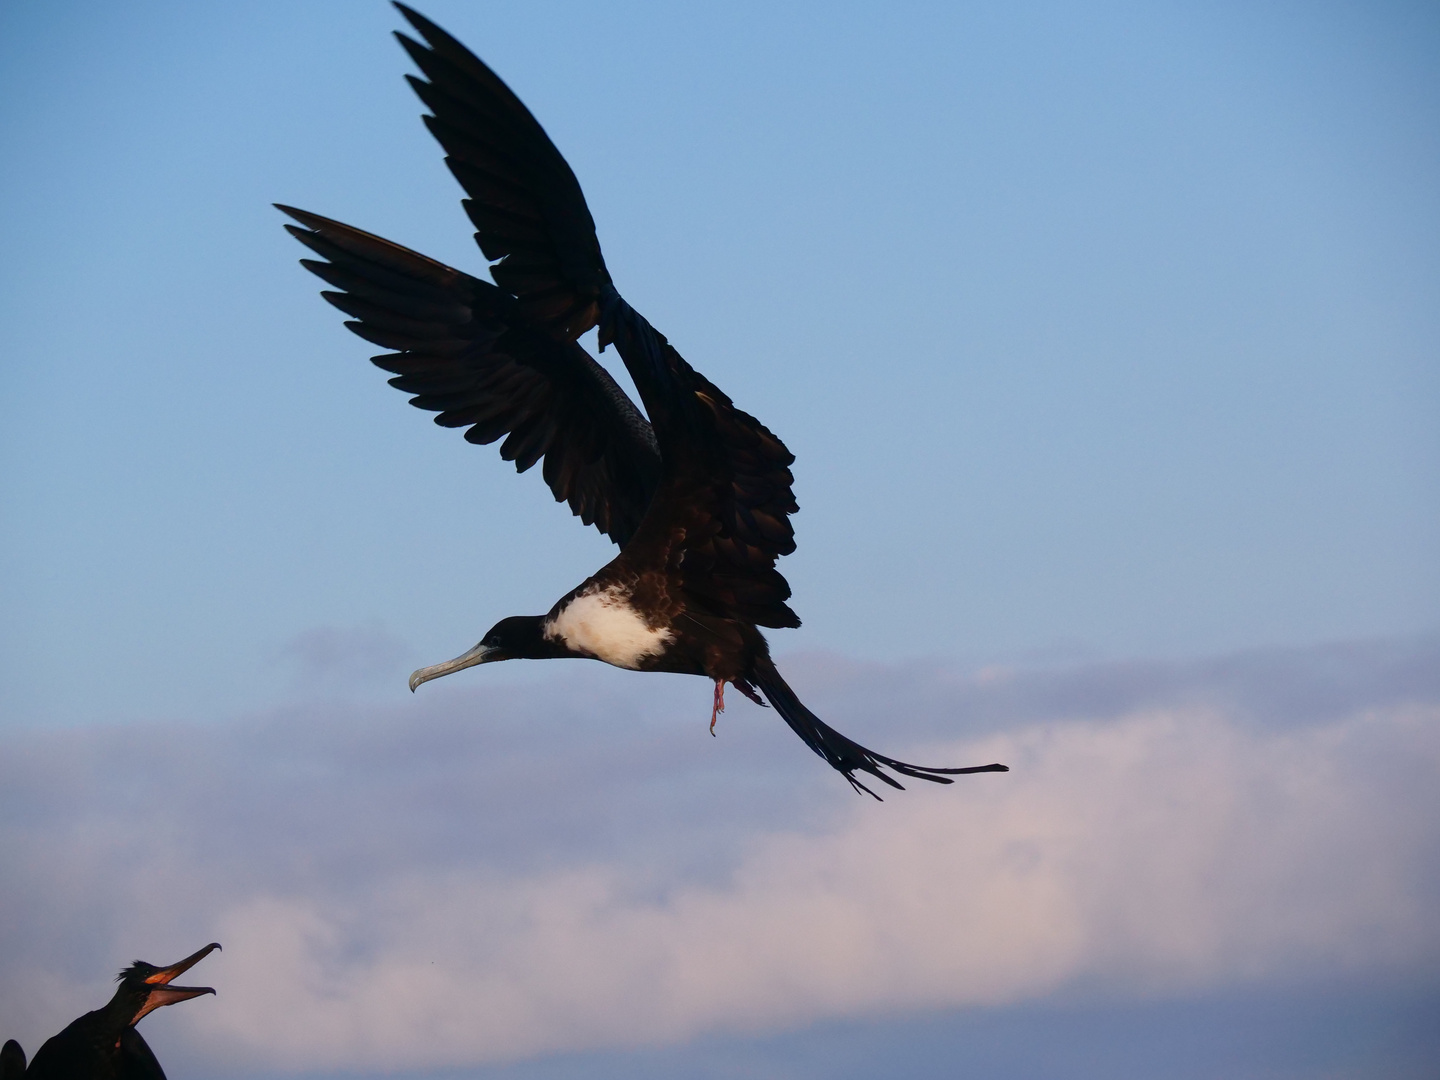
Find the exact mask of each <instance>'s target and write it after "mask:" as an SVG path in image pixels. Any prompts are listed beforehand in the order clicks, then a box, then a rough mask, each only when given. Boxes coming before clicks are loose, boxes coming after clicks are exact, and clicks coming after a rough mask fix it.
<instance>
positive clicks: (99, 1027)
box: [0, 942, 220, 1080]
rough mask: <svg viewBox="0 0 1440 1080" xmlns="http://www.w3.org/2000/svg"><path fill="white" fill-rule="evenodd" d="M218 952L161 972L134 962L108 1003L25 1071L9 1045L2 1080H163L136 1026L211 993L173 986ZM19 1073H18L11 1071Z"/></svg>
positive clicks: (57, 1038) (55, 1040)
mask: <svg viewBox="0 0 1440 1080" xmlns="http://www.w3.org/2000/svg"><path fill="white" fill-rule="evenodd" d="M218 948H220V946H219V945H217V944H215V943H213V942H212V943H211V944H209V945H206V946H205V947H204V948H203V949H201V950H200V951H199V952H196V953H192V954H191V955H189V956H187V957H186V958H185V959H184V960H181V961H180V962H179V963H176V964H171V965H170V966H169V967H164V968H162V967H156V966H155V965H154V964H147V963H146V962H145V961H143V960H136V961H135V963H133V964H131V965H130V966H129V967H128V968H126V969H125V970H124V971H122V972H120V974H119V976H118V980H119V983H120V985H119V986H118V987H116V989H115V996H114V997H112V998H111V999H110V1003H109V1004H108V1005H106V1006H105V1007H104V1008H100V1009H96V1010H95V1011H94V1012H88V1013H86V1014H85V1015H84V1016H82V1017H80V1018H79V1019H77V1020H75V1021H73V1022H72V1023H71V1024H70V1025H69V1026H68V1027H66V1028H65V1030H64V1031H62V1032H60V1034H58V1035H54V1036H52V1037H51V1038H49V1039H47V1040H45V1044H44V1045H43V1046H41V1047H40V1049H39V1050H38V1051H37V1052H36V1054H35V1058H34V1060H33V1061H31V1062H30V1068H29V1069H28V1070H27V1069H26V1068H25V1053H24V1051H23V1050H21V1049H20V1045H19V1044H18V1043H16V1042H15V1041H14V1040H13V1039H12V1040H11V1041H10V1042H8V1043H6V1044H5V1049H4V1051H3V1052H0V1080H13V1078H14V1077H18V1076H20V1075H22V1074H23V1075H24V1076H25V1077H27V1078H28V1080H165V1070H164V1069H162V1068H161V1067H160V1062H158V1061H156V1060H155V1055H154V1053H152V1052H151V1050H150V1047H149V1046H148V1045H146V1043H145V1039H144V1037H143V1036H142V1035H141V1034H140V1032H138V1031H136V1030H135V1025H136V1024H137V1023H139V1022H140V1019H141V1017H143V1016H145V1015H146V1014H147V1013H150V1012H153V1011H154V1010H155V1009H158V1008H160V1007H161V1006H164V1005H173V1004H175V1003H176V1002H177V1001H186V1000H188V999H189V998H193V997H199V996H200V995H201V994H213V993H215V991H214V990H212V989H211V988H210V987H208V986H174V985H172V984H171V980H172V979H174V978H176V977H177V976H179V975H181V974H183V973H184V972H185V971H187V970H189V969H190V968H191V967H193V966H194V965H195V964H197V963H199V962H200V961H201V960H203V959H204V958H205V957H207V956H209V955H210V954H211V953H212V952H214V951H215V950H216V949H218ZM12 1048H13V1052H12ZM17 1067H18V1069H19V1071H18V1072H14V1071H12V1070H14V1069H16V1068H17Z"/></svg>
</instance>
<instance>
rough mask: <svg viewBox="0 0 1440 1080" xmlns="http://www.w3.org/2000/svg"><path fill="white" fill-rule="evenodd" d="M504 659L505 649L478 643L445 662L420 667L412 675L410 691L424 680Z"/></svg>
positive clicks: (413, 690)
mask: <svg viewBox="0 0 1440 1080" xmlns="http://www.w3.org/2000/svg"><path fill="white" fill-rule="evenodd" d="M504 659H505V654H504V650H502V649H494V648H491V647H490V646H488V645H485V644H480V645H476V646H475V647H474V648H473V649H471V650H470V651H469V652H466V653H461V654H460V655H459V656H457V657H455V659H454V660H446V661H445V662H444V663H443V664H432V665H431V666H430V667H422V668H420V669H419V670H418V671H416V672H415V673H414V674H412V675H411V676H410V692H411V693H412V694H413V693H414V692H415V688H416V687H417V686H419V685H420V684H421V683H422V682H429V681H430V680H431V679H438V678H440V676H441V675H449V674H451V673H452V672H456V671H459V670H461V669H462V668H467V667H474V666H475V665H476V664H484V663H488V662H489V661H491V660H504Z"/></svg>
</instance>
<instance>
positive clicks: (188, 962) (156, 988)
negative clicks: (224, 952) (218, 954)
mask: <svg viewBox="0 0 1440 1080" xmlns="http://www.w3.org/2000/svg"><path fill="white" fill-rule="evenodd" d="M218 948H220V944H219V942H215V941H212V942H211V943H210V944H209V945H206V946H205V947H204V948H203V949H201V950H200V951H199V952H193V953H191V954H190V955H189V956H187V957H186V958H185V959H184V960H181V961H180V962H179V963H178V964H171V965H170V966H169V967H167V968H161V969H160V970H159V971H157V972H155V974H154V975H151V976H150V977H149V978H147V979H146V980H145V982H146V983H147V984H148V985H149V986H151V987H153V989H152V990H150V992H149V993H148V994H146V995H145V1003H144V1004H143V1005H141V1006H140V1011H139V1012H137V1013H136V1014H135V1019H133V1020H131V1021H130V1024H131V1026H134V1025H135V1024H138V1023H139V1022H140V1018H141V1017H143V1016H145V1015H146V1014H147V1013H152V1012H154V1011H155V1010H156V1009H158V1008H160V1007H161V1006H163V1005H174V1004H175V1003H176V1002H177V1001H188V1000H189V999H190V998H193V997H199V996H200V995H201V994H213V993H215V990H214V988H213V987H209V986H172V985H171V980H173V979H174V978H175V977H176V976H179V975H183V974H184V973H185V972H186V971H188V970H189V969H190V968H192V967H194V966H195V965H196V964H198V963H199V962H200V961H201V960H203V959H205V957H207V956H209V955H210V954H211V953H212V952H214V951H215V950H216V949H218Z"/></svg>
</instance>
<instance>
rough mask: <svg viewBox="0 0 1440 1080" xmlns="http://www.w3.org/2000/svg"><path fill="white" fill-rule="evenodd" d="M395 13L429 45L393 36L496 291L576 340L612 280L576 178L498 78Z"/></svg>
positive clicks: (421, 24) (432, 31)
mask: <svg viewBox="0 0 1440 1080" xmlns="http://www.w3.org/2000/svg"><path fill="white" fill-rule="evenodd" d="M395 6H396V7H397V8H399V9H400V13H401V14H402V15H404V16H405V18H406V19H407V20H409V22H410V25H411V26H413V27H414V28H415V30H416V31H417V32H418V33H419V34H420V36H421V37H422V38H424V39H425V44H424V45H422V44H421V43H420V42H418V41H415V40H414V39H413V38H409V37H406V36H405V35H404V34H398V33H397V34H396V35H395V36H396V37H397V38H399V39H400V44H401V45H403V46H404V47H405V51H406V52H408V53H409V54H410V56H411V58H412V59H413V60H414V61H415V63H416V65H417V66H418V67H419V68H420V70H421V71H423V72H424V73H425V76H426V79H428V80H429V81H428V82H427V81H426V80H425V79H417V78H415V77H414V76H413V75H412V76H407V78H408V79H409V81H410V85H411V86H412V87H414V88H415V92H416V93H417V94H419V95H420V100H421V101H423V102H424V103H425V104H426V106H428V107H429V109H430V112H431V114H432V115H430V116H426V117H425V118H424V119H425V125H426V126H427V127H428V128H429V129H430V132H431V134H433V135H434V136H435V138H436V139H438V140H439V142H440V145H441V146H442V147H444V148H445V155H446V157H445V163H446V164H447V165H449V166H450V171H451V172H452V173H454V174H455V179H456V180H458V181H460V186H461V187H463V188H464V189H465V193H466V194H467V195H468V196H469V198H467V199H465V200H464V207H465V211H466V213H467V214H469V215H470V220H471V221H472V222H474V224H475V229H476V232H475V239H476V241H477V242H478V243H479V244H480V250H481V251H483V252H484V253H485V257H486V258H487V259H490V260H492V261H493V260H496V259H498V260H499V261H498V262H495V263H494V265H492V266H491V267H490V273H491V275H492V276H493V277H494V278H495V283H496V284H497V285H499V286H500V287H501V288H502V289H504V290H506V291H507V292H509V293H512V294H513V295H514V296H515V297H516V301H517V303H516V311H517V312H518V313H519V315H520V316H521V317H522V318H524V319H526V320H527V321H530V322H532V323H534V324H536V325H537V326H543V327H544V328H546V329H547V330H548V331H550V332H551V333H553V334H555V335H557V336H560V337H565V338H570V339H572V340H573V339H574V338H578V337H579V336H580V335H581V334H583V333H585V332H586V331H587V330H589V329H590V328H591V327H593V326H594V325H595V324H596V322H597V321H598V320H599V318H600V298H601V293H602V291H603V290H604V288H605V286H607V285H609V284H610V273H609V271H607V270H606V269H605V259H604V257H603V256H602V255H601V254H600V241H599V240H598V239H597V238H596V236H595V221H594V219H592V218H591V217H590V210H589V208H588V207H587V206H586V205H585V196H584V194H583V193H582V192H581V190H580V184H579V183H578V182H577V181H576V179H575V174H574V173H573V172H571V171H570V166H569V165H568V164H566V162H565V159H564V158H563V157H561V156H560V151H558V150H556V149H555V145H554V144H553V143H552V142H551V141H550V137H549V136H548V135H546V134H545V130H544V128H542V127H541V126H540V125H539V123H537V122H536V120H535V118H534V117H533V116H531V115H530V110H529V109H527V108H525V106H524V105H523V104H521V102H520V99H519V98H517V97H516V96H515V95H514V93H512V92H511V90H510V88H509V87H508V86H506V85H505V84H504V83H503V82H501V81H500V77H499V76H498V75H496V74H495V73H494V72H493V71H491V70H490V69H489V68H488V67H486V66H485V64H484V63H483V62H481V60H480V59H479V58H478V57H477V56H475V54H474V53H472V52H470V50H469V49H467V48H465V46H463V45H461V44H460V43H459V42H458V41H456V40H455V39H454V38H452V37H451V36H450V35H449V34H447V33H446V32H445V31H444V30H441V29H440V28H439V27H438V26H436V25H435V24H434V23H432V22H431V21H430V20H429V19H427V18H425V17H424V16H423V15H420V14H419V13H417V12H414V11H411V10H410V9H409V8H408V7H406V6H405V5H404V4H398V3H397V4H396V5H395ZM427 45H428V46H429V47H428V48H427V47H426V46H427Z"/></svg>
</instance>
